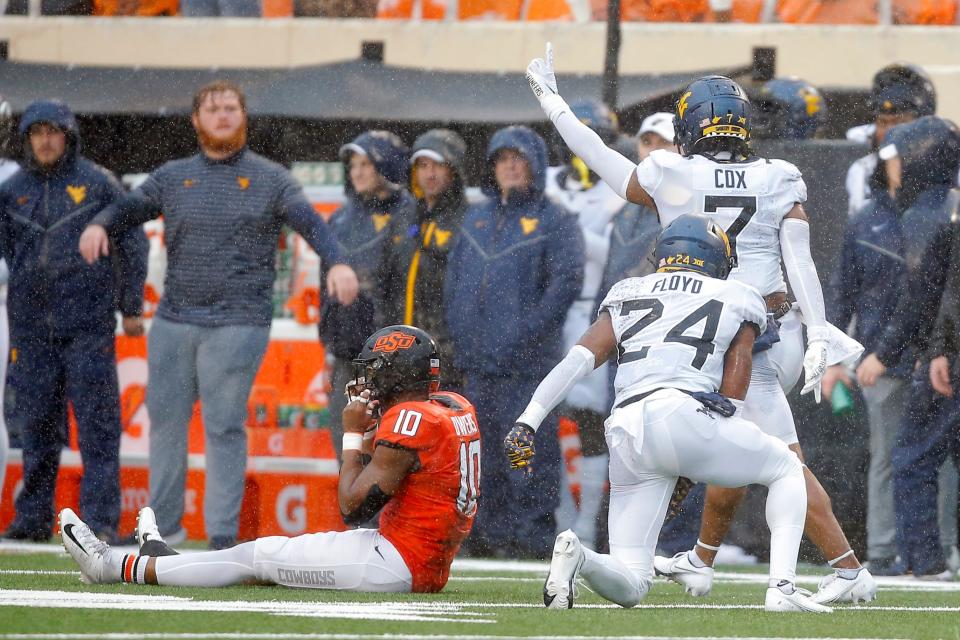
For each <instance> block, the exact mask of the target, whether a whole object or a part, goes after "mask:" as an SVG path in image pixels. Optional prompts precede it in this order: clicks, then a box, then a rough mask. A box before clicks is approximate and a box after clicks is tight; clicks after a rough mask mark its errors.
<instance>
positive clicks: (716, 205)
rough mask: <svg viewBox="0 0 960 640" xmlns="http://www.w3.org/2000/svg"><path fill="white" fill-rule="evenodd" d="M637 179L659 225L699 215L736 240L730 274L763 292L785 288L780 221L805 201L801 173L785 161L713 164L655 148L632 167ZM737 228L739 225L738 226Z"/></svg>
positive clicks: (701, 157)
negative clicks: (734, 264) (734, 263)
mask: <svg viewBox="0 0 960 640" xmlns="http://www.w3.org/2000/svg"><path fill="white" fill-rule="evenodd" d="M637 180H638V181H639V183H640V186H641V187H643V188H644V190H645V191H646V192H647V193H649V194H650V196H651V197H652V198H653V200H654V202H656V204H657V211H658V212H659V214H660V224H661V225H662V226H664V227H665V226H667V225H668V224H670V223H671V222H673V221H674V220H675V219H677V218H678V217H679V216H681V215H684V214H688V213H704V214H706V215H708V216H710V217H711V218H713V219H714V220H715V221H716V222H717V224H719V225H720V226H721V227H722V228H723V229H724V230H726V231H727V233H728V234H730V235H731V236H732V239H733V240H734V242H735V243H736V253H737V259H738V261H739V266H738V267H737V268H736V269H734V270H733V271H731V272H730V278H731V279H733V280H739V281H741V282H745V283H747V284H749V285H751V286H753V287H754V288H756V289H757V290H758V291H759V292H760V293H761V294H762V295H769V294H771V293H774V292H776V291H786V290H787V286H786V283H785V282H784V280H783V272H782V270H781V268H780V223H781V222H782V221H783V219H784V217H786V215H787V214H788V213H790V210H791V209H792V208H793V205H794V204H797V203H803V202H805V201H806V199H807V186H806V184H804V182H803V178H802V177H801V175H800V171H799V170H798V169H797V168H796V167H795V166H793V165H792V164H790V163H789V162H786V161H784V160H768V159H765V158H757V157H755V158H751V159H750V160H747V161H745V162H716V161H715V160H711V159H710V158H707V157H705V156H702V155H692V156H681V155H679V154H676V153H670V152H669V151H654V152H653V153H651V154H650V155H649V156H648V157H647V158H646V159H645V160H644V161H643V162H641V163H640V164H639V165H637ZM737 227H740V228H739V229H738V228H737Z"/></svg>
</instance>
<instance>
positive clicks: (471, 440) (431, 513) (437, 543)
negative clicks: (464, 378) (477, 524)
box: [376, 393, 480, 592]
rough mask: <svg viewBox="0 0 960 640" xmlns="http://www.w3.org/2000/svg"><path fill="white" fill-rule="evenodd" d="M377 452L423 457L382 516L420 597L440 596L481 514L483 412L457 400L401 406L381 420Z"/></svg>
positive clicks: (443, 396)
mask: <svg viewBox="0 0 960 640" xmlns="http://www.w3.org/2000/svg"><path fill="white" fill-rule="evenodd" d="M376 446H378V447H382V446H391V447H400V448H404V449H408V450H410V451H414V452H416V454H417V458H418V464H417V466H416V467H415V468H414V470H413V472H412V473H411V474H410V475H408V476H407V478H406V479H405V480H404V481H403V484H401V485H400V489H399V490H398V491H397V493H396V494H395V495H394V496H393V498H392V499H391V500H390V502H388V503H387V506H385V507H384V508H383V512H382V513H381V514H380V533H381V534H382V535H383V536H384V537H385V538H386V539H387V540H389V541H390V542H391V543H392V544H393V546H394V547H396V548H397V551H399V552H400V555H401V556H403V560H404V562H406V563H407V568H408V569H410V573H411V574H412V575H413V591H414V592H430V591H439V590H440V589H442V588H443V586H444V585H445V584H446V583H447V578H449V576H450V563H451V562H453V557H454V556H455V555H456V554H457V550H458V549H459V548H460V543H461V542H463V539H464V538H466V537H467V534H468V533H470V527H472V526H473V519H474V516H475V515H476V513H477V498H478V497H479V494H480V430H479V428H478V426H477V412H476V410H475V409H474V408H473V405H472V404H470V402H469V401H468V400H467V399H466V398H464V397H463V396H460V395H457V394H455V393H437V394H434V395H432V396H430V400H429V401H426V402H404V403H401V404H398V405H396V406H394V407H391V408H390V410H389V411H388V412H387V413H386V414H385V415H384V416H383V418H382V419H381V420H380V426H379V427H378V428H377V436H376Z"/></svg>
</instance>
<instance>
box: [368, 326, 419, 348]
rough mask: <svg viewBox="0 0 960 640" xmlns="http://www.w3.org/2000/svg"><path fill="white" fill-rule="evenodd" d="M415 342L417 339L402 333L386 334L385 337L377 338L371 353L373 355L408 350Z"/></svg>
mask: <svg viewBox="0 0 960 640" xmlns="http://www.w3.org/2000/svg"><path fill="white" fill-rule="evenodd" d="M416 340H417V339H416V338H415V337H414V336H411V335H410V334H407V333H403V332H402V331H394V332H393V333H388V334H387V335H385V336H380V337H379V338H377V341H376V343H374V345H373V351H374V353H376V352H380V353H393V352H394V351H399V350H401V349H409V348H410V347H411V346H413V343H414V342H416Z"/></svg>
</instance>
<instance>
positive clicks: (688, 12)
mask: <svg viewBox="0 0 960 640" xmlns="http://www.w3.org/2000/svg"><path fill="white" fill-rule="evenodd" d="M709 14H710V5H709V4H708V3H707V0H624V1H623V3H622V4H621V5H620V16H621V18H622V19H623V20H635V21H638V22H703V21H704V20H705V19H706V18H707V16H708V15H709Z"/></svg>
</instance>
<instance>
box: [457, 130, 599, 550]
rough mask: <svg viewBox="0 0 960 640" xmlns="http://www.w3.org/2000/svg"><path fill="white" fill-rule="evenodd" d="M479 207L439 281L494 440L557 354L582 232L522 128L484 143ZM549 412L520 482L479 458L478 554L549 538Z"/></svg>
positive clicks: (552, 434) (461, 358) (545, 546)
mask: <svg viewBox="0 0 960 640" xmlns="http://www.w3.org/2000/svg"><path fill="white" fill-rule="evenodd" d="M487 163H488V166H489V168H490V170H491V171H490V175H488V177H487V180H486V182H485V184H484V185H483V192H484V194H485V195H486V196H487V197H488V198H489V199H488V200H487V201H486V202H484V203H482V204H479V205H476V206H473V207H471V208H470V209H469V210H468V211H467V213H466V216H465V218H464V221H463V225H462V226H461V233H460V237H459V239H458V241H457V245H456V246H455V247H454V249H453V251H452V253H451V255H450V258H449V261H448V271H447V278H446V281H445V283H444V299H445V306H446V313H447V322H448V324H449V327H450V334H451V337H452V339H453V343H454V354H455V364H456V366H457V367H458V368H460V370H461V371H463V372H464V375H465V378H466V382H465V391H466V395H467V397H469V398H471V399H472V400H473V402H474V404H475V405H476V407H477V414H478V419H479V422H480V428H481V430H482V432H483V440H484V442H487V443H490V442H492V443H495V446H496V445H498V443H500V442H502V441H503V438H504V436H505V435H506V434H507V432H508V431H509V430H510V428H511V427H512V426H513V421H514V419H515V418H516V416H517V415H519V414H520V412H521V411H522V410H523V408H524V406H526V399H527V398H528V397H529V395H530V394H532V393H533V391H534V389H535V388H536V386H537V384H538V383H539V381H540V379H541V378H542V376H543V375H545V374H546V373H547V371H549V370H550V368H551V367H552V365H553V364H554V363H556V361H557V360H558V359H559V358H560V357H561V353H560V342H561V334H562V327H563V322H564V319H565V317H566V313H567V310H568V309H569V308H570V305H571V304H572V303H573V301H574V300H575V299H576V297H577V295H578V294H579V292H580V289H581V287H582V285H583V264H584V247H583V236H582V234H581V232H580V229H579V227H578V226H577V222H576V219H575V218H574V217H573V216H571V215H569V214H568V213H567V212H566V211H564V210H563V209H561V208H559V207H558V206H557V205H555V204H553V203H551V202H550V201H549V200H548V199H547V198H546V197H545V196H544V195H543V190H544V184H545V179H546V167H547V148H546V144H545V143H544V141H543V139H542V138H541V137H540V136H539V135H537V134H536V133H535V132H533V131H532V130H530V129H528V128H527V127H522V126H512V127H506V128H505V129H501V130H499V131H497V132H496V133H495V134H494V136H493V138H492V139H491V140H490V144H489V146H488V148H487ZM556 427H557V424H556V418H555V417H554V418H553V419H552V420H550V421H549V423H544V427H541V429H543V428H547V429H548V431H547V432H546V433H547V434H548V435H546V437H543V438H540V439H538V440H537V444H538V445H539V446H538V451H537V467H536V469H535V470H534V471H533V474H532V476H531V477H529V478H526V479H525V478H523V477H522V476H521V475H520V474H517V473H512V474H511V473H510V471H509V465H508V464H507V462H506V460H505V459H504V458H503V456H501V455H499V451H494V454H493V455H488V456H486V459H485V464H484V473H483V476H482V478H481V493H482V495H483V499H482V500H481V501H480V512H479V515H478V518H477V522H476V524H475V525H474V531H473V534H472V535H471V537H470V540H469V541H468V542H469V545H470V548H469V550H470V552H471V553H473V554H476V555H488V554H494V555H505V556H506V555H520V556H533V557H546V556H547V555H548V554H549V552H550V550H551V548H552V541H553V537H554V535H555V533H556V532H555V531H554V521H553V510H554V508H555V507H556V505H557V502H558V499H559V498H558V492H557V491H558V489H557V488H558V486H559V480H560V476H559V474H560V451H559V445H558V442H557V436H556Z"/></svg>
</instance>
